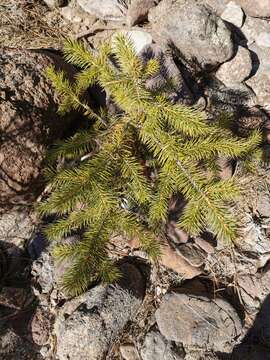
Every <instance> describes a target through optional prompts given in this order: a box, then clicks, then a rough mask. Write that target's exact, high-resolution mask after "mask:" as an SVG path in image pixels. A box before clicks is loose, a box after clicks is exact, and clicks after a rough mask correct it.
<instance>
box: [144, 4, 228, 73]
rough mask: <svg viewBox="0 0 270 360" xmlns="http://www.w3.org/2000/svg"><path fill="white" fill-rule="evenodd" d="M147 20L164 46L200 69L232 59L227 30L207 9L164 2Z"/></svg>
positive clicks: (152, 11) (194, 5)
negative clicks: (170, 45)
mask: <svg viewBox="0 0 270 360" xmlns="http://www.w3.org/2000/svg"><path fill="white" fill-rule="evenodd" d="M148 17H149V20H150V23H151V25H152V27H153V30H154V31H155V32H156V33H157V34H158V35H159V36H160V37H161V38H162V39H163V41H164V42H166V43H167V44H170V43H171V44H173V45H174V47H175V48H176V49H177V50H178V51H179V53H180V57H184V59H186V60H187V61H189V62H195V63H196V64H198V65H199V66H200V67H202V68H213V67H215V66H218V65H220V64H221V63H223V62H225V61H228V60H229V59H230V58H231V57H232V56H233V53H234V47H233V42H232V39H231V32H230V30H229V29H228V28H227V26H226V25H225V23H224V22H223V20H222V19H221V18H219V17H218V16H217V15H215V14H214V13H212V12H211V10H210V9H209V8H208V7H206V6H203V5H200V4H199V3H197V2H196V1H194V0H192V1H187V0H177V1H174V0H163V1H161V2H160V3H159V4H158V5H157V6H156V7H155V8H152V9H151V10H150V12H149V16H148Z"/></svg>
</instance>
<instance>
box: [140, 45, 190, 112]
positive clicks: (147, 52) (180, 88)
mask: <svg viewBox="0 0 270 360" xmlns="http://www.w3.org/2000/svg"><path fill="white" fill-rule="evenodd" d="M140 57H141V59H142V60H143V61H145V62H146V61H148V60H150V59H156V60H157V61H158V62H159V72H158V74H155V75H153V76H152V77H151V78H149V79H148V80H147V81H146V87H147V88H149V89H150V90H154V89H157V88H160V86H163V85H165V84H166V83H167V82H168V81H169V80H171V79H173V89H172V90H171V92H170V94H168V96H169V97H170V98H171V99H172V101H173V102H179V103H181V104H185V105H192V104H194V101H195V99H194V95H193V93H192V91H191V89H190V88H189V87H188V85H187V81H188V80H189V76H188V75H189V74H188V72H185V76H184V75H183V74H182V72H181V71H180V70H179V68H178V67H177V66H176V64H175V61H174V59H173V56H172V55H171V54H170V53H169V52H164V50H163V49H162V48H161V47H160V46H158V45H156V44H151V45H150V46H146V47H145V48H144V49H143V51H142V52H141V53H140ZM186 79H187V81H186Z"/></svg>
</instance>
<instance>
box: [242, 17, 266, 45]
mask: <svg viewBox="0 0 270 360" xmlns="http://www.w3.org/2000/svg"><path fill="white" fill-rule="evenodd" d="M241 32H242V33H243V35H244V36H245V38H246V40H245V42H247V44H248V45H251V44H252V43H253V42H254V41H255V42H256V43H257V41H259V43H261V41H262V39H263V38H264V37H265V34H269V33H270V23H269V21H266V20H263V19H257V18H252V17H249V16H247V18H246V20H245V23H244V25H243V26H242V28H241ZM257 39H258V40H257ZM257 45H259V44H258V43H257Z"/></svg>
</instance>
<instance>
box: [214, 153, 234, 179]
mask: <svg viewBox="0 0 270 360" xmlns="http://www.w3.org/2000/svg"><path fill="white" fill-rule="evenodd" d="M216 163H217V166H218V168H219V172H218V175H219V177H220V179H222V180H227V179H230V178H231V177H232V176H233V164H232V161H231V159H228V158H225V157H220V158H218V159H217V161H216Z"/></svg>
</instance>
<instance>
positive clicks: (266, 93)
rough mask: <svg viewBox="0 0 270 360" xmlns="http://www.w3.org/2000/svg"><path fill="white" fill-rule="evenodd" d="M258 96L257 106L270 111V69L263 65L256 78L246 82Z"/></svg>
mask: <svg viewBox="0 0 270 360" xmlns="http://www.w3.org/2000/svg"><path fill="white" fill-rule="evenodd" d="M246 83H247V85H248V86H249V87H251V89H252V90H253V91H254V93H255V95H256V103H257V105H260V106H262V107H263V108H264V109H265V110H267V111H270V67H269V65H261V66H260V67H259V69H258V71H257V72H256V74H255V75H254V76H252V77H251V78H250V79H248V80H247V81H246Z"/></svg>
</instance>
